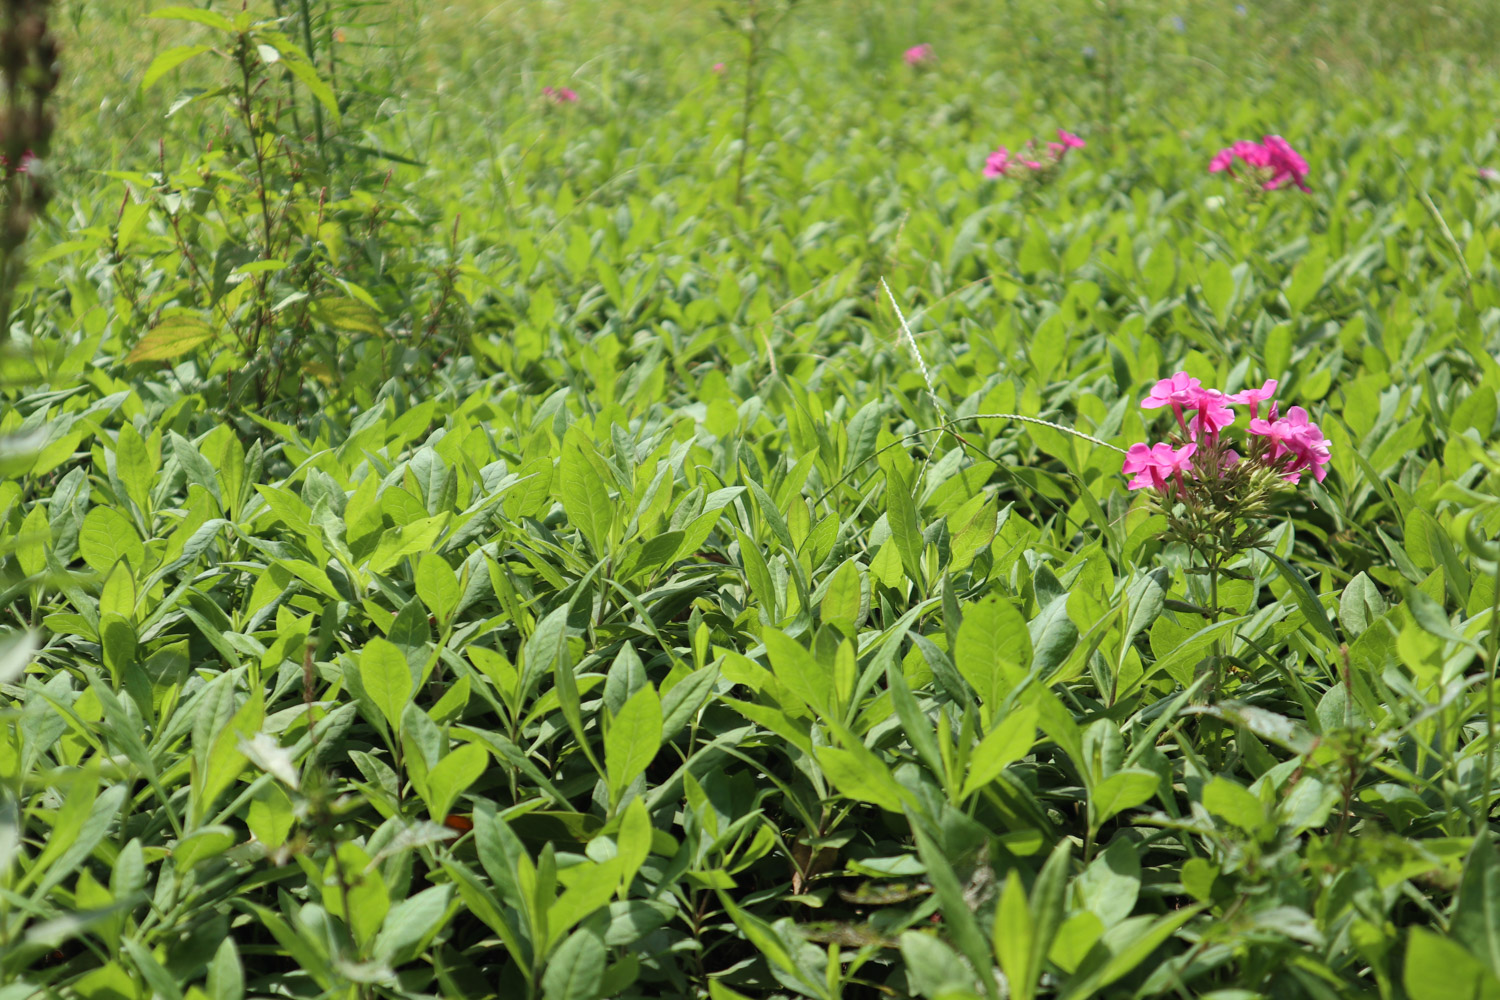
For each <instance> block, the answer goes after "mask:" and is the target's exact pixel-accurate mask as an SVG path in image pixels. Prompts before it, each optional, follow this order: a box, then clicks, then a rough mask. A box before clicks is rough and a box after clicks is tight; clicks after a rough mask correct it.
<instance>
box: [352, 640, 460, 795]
mask: <svg viewBox="0 0 1500 1000" xmlns="http://www.w3.org/2000/svg"><path fill="white" fill-rule="evenodd" d="M359 676H360V682H361V684H362V685H363V686H364V689H365V692H366V693H367V694H368V695H369V696H370V700H371V701H373V702H374V703H375V707H376V708H378V709H380V714H381V716H382V717H384V719H385V721H386V724H387V725H388V726H390V731H391V732H392V733H398V732H400V730H401V713H402V712H404V711H405V710H406V706H407V703H408V702H410V701H411V696H412V675H411V667H410V666H408V665H407V662H406V657H405V656H403V655H402V654H401V650H399V649H397V648H396V646H395V644H394V643H392V642H390V641H389V640H388V639H382V638H380V637H379V636H376V637H374V638H372V639H371V640H370V641H369V642H367V643H366V644H365V648H364V649H363V650H361V651H360V654H359ZM437 818H438V819H441V818H442V817H441V816H439V817H437Z"/></svg>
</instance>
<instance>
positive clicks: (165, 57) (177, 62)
mask: <svg viewBox="0 0 1500 1000" xmlns="http://www.w3.org/2000/svg"><path fill="white" fill-rule="evenodd" d="M213 50H214V47H213V46H212V45H179V46H177V47H176V48H171V49H167V51H165V52H162V53H161V54H159V55H158V56H157V57H156V58H155V59H153V60H151V65H150V66H148V67H146V72H145V73H144V74H142V76H141V89H142V90H150V89H151V88H152V86H154V85H155V84H156V81H158V80H160V79H161V78H162V77H164V76H166V75H167V74H168V73H170V72H172V70H174V69H176V68H177V67H178V66H181V65H182V64H183V63H185V62H187V61H188V60H189V59H191V58H193V57H194V56H200V55H202V54H203V53H205V52H212V51H213Z"/></svg>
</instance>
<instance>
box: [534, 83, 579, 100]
mask: <svg viewBox="0 0 1500 1000" xmlns="http://www.w3.org/2000/svg"><path fill="white" fill-rule="evenodd" d="M542 96H543V97H545V98H547V100H549V101H551V102H552V103H553V104H577V103H578V92H577V91H576V90H570V89H569V88H567V87H543V88H542Z"/></svg>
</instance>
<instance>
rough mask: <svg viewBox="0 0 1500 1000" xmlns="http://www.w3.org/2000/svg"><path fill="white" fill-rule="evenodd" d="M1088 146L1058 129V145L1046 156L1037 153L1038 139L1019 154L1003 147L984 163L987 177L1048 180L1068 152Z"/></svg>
mask: <svg viewBox="0 0 1500 1000" xmlns="http://www.w3.org/2000/svg"><path fill="white" fill-rule="evenodd" d="M1084 145H1085V143H1084V141H1083V140H1082V139H1080V138H1078V136H1076V135H1074V134H1073V133H1072V132H1069V131H1067V130H1066V129H1058V130H1057V141H1056V142H1049V143H1047V149H1046V152H1041V151H1040V150H1038V149H1037V145H1036V140H1035V139H1029V140H1027V142H1026V146H1025V148H1024V149H1022V150H1021V152H1020V153H1017V154H1012V153H1011V151H1010V150H1008V149H1006V148H1005V147H1004V146H1001V147H1000V148H999V149H997V150H995V151H994V152H993V153H991V154H990V155H989V157H988V158H987V159H986V160H985V161H984V176H985V177H989V178H994V177H1012V178H1020V179H1023V180H1026V179H1032V180H1048V179H1050V178H1051V177H1052V175H1053V174H1054V173H1056V171H1057V169H1058V167H1060V166H1062V162H1063V159H1064V158H1065V157H1067V155H1068V150H1070V149H1082V148H1083V146H1084Z"/></svg>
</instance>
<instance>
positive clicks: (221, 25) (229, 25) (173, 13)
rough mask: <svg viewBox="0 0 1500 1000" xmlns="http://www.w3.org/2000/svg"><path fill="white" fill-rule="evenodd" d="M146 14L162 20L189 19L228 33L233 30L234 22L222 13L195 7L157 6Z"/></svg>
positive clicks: (231, 32)
mask: <svg viewBox="0 0 1500 1000" xmlns="http://www.w3.org/2000/svg"><path fill="white" fill-rule="evenodd" d="M147 16H148V17H152V18H155V19H157V20H162V21H191V22H192V23H194V24H201V25H204V26H205V27H209V28H214V29H216V30H218V31H223V32H227V33H229V34H233V33H234V30H235V29H234V22H233V21H231V20H229V18H227V17H225V16H224V15H223V14H220V13H217V12H215V11H211V10H200V9H199V8H196V7H158V8H157V9H156V10H153V11H152V12H151V13H150V14H148V15H147Z"/></svg>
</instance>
